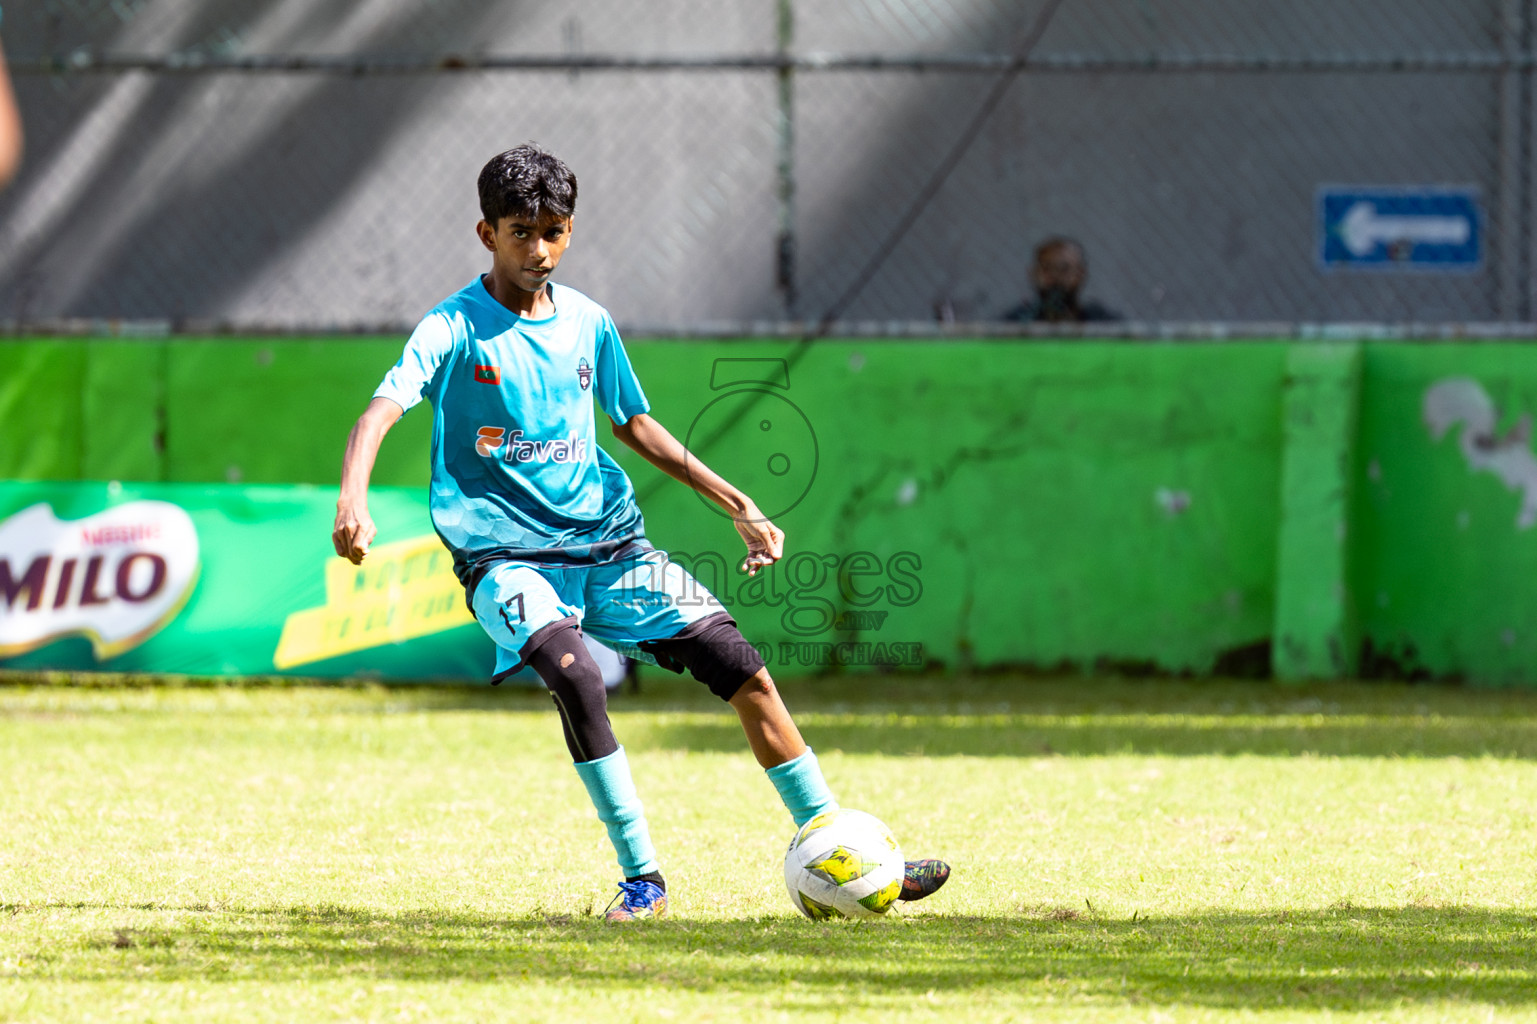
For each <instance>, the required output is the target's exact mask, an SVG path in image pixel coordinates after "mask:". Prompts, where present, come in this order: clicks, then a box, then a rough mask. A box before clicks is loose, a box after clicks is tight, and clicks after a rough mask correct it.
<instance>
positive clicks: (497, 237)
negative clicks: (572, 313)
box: [475, 214, 572, 292]
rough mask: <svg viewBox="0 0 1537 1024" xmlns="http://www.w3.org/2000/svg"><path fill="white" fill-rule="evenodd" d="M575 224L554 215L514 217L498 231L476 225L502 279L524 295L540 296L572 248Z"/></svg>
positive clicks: (502, 222) (499, 224)
mask: <svg viewBox="0 0 1537 1024" xmlns="http://www.w3.org/2000/svg"><path fill="white" fill-rule="evenodd" d="M571 222H572V218H570V217H556V216H553V215H550V214H545V215H544V216H541V217H539V218H538V219H537V220H535V219H534V218H531V217H528V216H526V215H523V214H513V215H512V216H510V217H503V218H502V219H501V220H499V221H497V223H496V225H495V226H494V227H493V226H492V225H491V224H490V223H489V222H487V221H484V220H483V221H481V222H480V223H478V224H476V225H475V232H476V234H478V235H479V236H480V242H481V244H482V245H484V246H485V247H486V248H487V249H488V250H489V251H490V252H491V255H492V260H493V263H494V264H495V270H496V272H497V276H498V277H500V278H501V279H502V280H503V281H506V282H507V283H509V284H511V285H514V286H515V287H517V288H519V289H521V290H522V291H525V292H537V291H538V290H539V289H541V288H543V287H544V285H545V282H546V281H548V280H549V279H550V274H551V273H553V272H554V270H555V268H556V267H557V266H558V265H559V264H560V258H561V256H562V255H564V254H565V251H566V246H568V245H570V244H571Z"/></svg>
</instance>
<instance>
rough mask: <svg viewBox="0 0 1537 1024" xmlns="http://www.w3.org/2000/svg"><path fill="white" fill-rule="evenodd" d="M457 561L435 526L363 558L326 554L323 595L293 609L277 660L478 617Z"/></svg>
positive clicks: (303, 659) (364, 645)
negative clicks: (317, 603) (313, 604)
mask: <svg viewBox="0 0 1537 1024" xmlns="http://www.w3.org/2000/svg"><path fill="white" fill-rule="evenodd" d="M453 566H454V560H453V556H452V555H450V554H449V553H448V551H447V550H446V549H445V548H444V547H443V542H442V541H440V540H438V538H437V537H436V536H435V535H432V534H428V535H427V536H425V537H413V538H411V539H410V540H401V541H395V542H394V543H391V544H381V545H379V546H378V547H375V548H371V549H370V550H369V552H368V560H367V561H366V562H364V563H363V564H362V565H353V564H352V563H351V562H348V561H344V560H343V559H340V558H332V559H328V560H327V562H326V569H325V572H326V603H325V604H324V605H322V606H321V607H319V608H305V609H303V610H301V611H297V612H294V613H293V614H292V615H290V616H288V618H287V619H286V620H285V621H284V623H283V635H282V636H281V637H280V638H279V639H278V646H277V651H276V652H275V653H274V654H273V656H272V664H273V665H274V667H276V668H280V669H287V668H292V667H294V666H295V665H305V664H308V663H310V662H313V661H322V660H324V659H326V658H334V657H337V656H338V655H342V654H351V653H353V652H354V651H364V650H367V649H368V648H370V647H381V646H383V645H384V644H392V643H400V642H402V641H404V640H411V639H414V638H416V637H419V636H427V635H428V634H431V633H441V632H443V631H444V630H446V629H453V628H454V627H456V626H464V625H468V624H469V623H471V622H474V621H475V619H474V617H473V616H471V615H470V611H469V609H468V608H466V607H465V605H464V588H463V587H461V586H460V585H459V580H458V578H457V577H456V576H455V575H454V569H453Z"/></svg>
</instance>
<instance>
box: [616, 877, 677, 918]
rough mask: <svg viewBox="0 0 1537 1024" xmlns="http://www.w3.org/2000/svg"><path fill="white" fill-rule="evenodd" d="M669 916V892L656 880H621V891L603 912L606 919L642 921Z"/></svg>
mask: <svg viewBox="0 0 1537 1024" xmlns="http://www.w3.org/2000/svg"><path fill="white" fill-rule="evenodd" d="M666 916H667V893H666V892H665V891H664V890H663V889H662V887H661V886H660V885H657V884H656V883H655V882H647V881H644V880H642V881H639V882H620V883H619V893H618V895H616V896H615V897H614V901H613V902H612V903H610V904H609V905H608V909H607V910H605V911H604V912H603V919H604V920H605V921H640V920H643V919H645V918H660V917H666Z"/></svg>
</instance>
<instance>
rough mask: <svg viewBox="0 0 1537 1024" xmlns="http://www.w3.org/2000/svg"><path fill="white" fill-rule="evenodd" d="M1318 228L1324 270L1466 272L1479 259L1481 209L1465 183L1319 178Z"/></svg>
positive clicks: (1480, 254)
mask: <svg viewBox="0 0 1537 1024" xmlns="http://www.w3.org/2000/svg"><path fill="white" fill-rule="evenodd" d="M1318 228H1319V231H1318V234H1319V261H1320V263H1322V265H1323V267H1324V269H1325V270H1350V269H1359V270H1401V271H1412V272H1418V273H1426V272H1431V273H1434V272H1437V271H1439V272H1443V273H1445V272H1459V271H1460V272H1463V273H1466V272H1468V271H1472V270H1477V269H1478V268H1479V267H1480V265H1482V263H1483V244H1484V231H1483V214H1482V212H1481V211H1480V210H1479V206H1478V190H1477V189H1476V188H1473V187H1459V188H1447V187H1444V186H1436V185H1425V186H1408V187H1404V186H1394V187H1383V188H1373V187H1370V186H1351V185H1341V186H1333V185H1330V186H1325V187H1323V188H1321V189H1319V190H1318Z"/></svg>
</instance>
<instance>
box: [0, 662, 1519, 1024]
mask: <svg viewBox="0 0 1537 1024" xmlns="http://www.w3.org/2000/svg"><path fill="white" fill-rule="evenodd" d="M10 681H11V683H12V685H8V686H0V772H3V779H4V784H3V785H0V821H3V823H4V832H3V839H0V1020H27V1021H90V1020H101V1021H107V1020H110V1021H204V1020H239V1021H267V1020H273V1021H288V1020H378V1021H437V1020H475V1021H488V1020H509V1021H519V1022H527V1021H542V1020H559V1021H566V1022H570V1021H585V1020H605V1021H607V1020H648V1021H650V1020H658V1019H662V1020H669V1019H670V1020H690V1021H692V1020H719V1021H741V1020H881V1021H888V1020H891V1021H908V1020H923V1021H957V1020H963V1021H993V1020H999V1021H1002V1020H1011V1021H1012V1020H1038V1021H1058V1020H1061V1021H1162V1020H1171V1021H1175V1020H1177V1021H1185V1020H1194V1021H1238V1020H1361V1021H1442V1020H1458V1021H1460V1020H1474V1021H1484V1020H1498V1021H1507V1020H1537V694H1521V693H1511V692H1496V691H1474V690H1465V689H1455V688H1439V687H1428V686H1418V687H1408V686H1397V685H1392V686H1390V685H1376V684H1373V685H1354V686H1348V685H1338V686H1326V687H1312V688H1307V689H1287V688H1283V687H1280V686H1276V685H1273V684H1261V683H1224V682H1170V681H1158V682H1124V681H1123V682H1101V681H1089V680H1082V679H1059V680H1036V679H1022V678H990V679H984V680H953V679H927V680H894V679H881V678H870V679H859V680H856V681H832V680H823V681H806V682H792V683H789V684H786V685H785V686H784V691H785V694H786V699H787V701H788V702H789V703H790V706H791V708H792V710H794V711H796V713H797V717H798V718H799V720H800V722H801V725H802V728H803V730H804V731H805V733H806V734H807V737H808V739H809V740H810V741H811V742H812V744H813V746H815V747H816V748H817V750H818V752H819V754H820V756H821V758H822V761H823V765H824V768H825V770H826V773H827V776H828V779H829V781H830V782H831V783H832V785H833V787H834V789H835V790H836V791H837V792H838V794H839V796H840V798H841V799H842V800H843V802H844V803H845V804H846V805H849V806H855V807H860V808H862V809H866V810H870V811H872V812H874V813H876V814H878V815H879V816H881V817H882V818H883V819H885V820H886V821H887V823H888V824H890V825H891V826H892V827H893V829H894V830H895V831H896V832H897V834H898V836H899V837H901V838H902V840H903V842H904V845H905V847H906V849H907V851H908V853H910V854H924V855H938V856H943V857H945V858H947V859H949V860H951V861H952V862H953V863H954V864H955V866H956V873H955V876H954V878H953V879H952V880H951V882H950V884H949V885H948V886H947V887H946V888H945V889H944V890H943V891H942V892H941V893H940V894H939V895H937V896H935V897H934V898H933V899H931V900H929V901H926V902H924V903H920V904H914V905H910V906H904V907H903V908H902V911H901V914H900V917H899V918H898V919H897V920H892V921H884V922H878V923H874V924H835V925H819V924H814V923H812V922H809V921H805V920H802V919H801V918H799V917H796V916H793V911H792V910H791V907H790V904H789V900H788V898H787V897H786V895H785V893H784V887H783V881H782V877H781V874H780V864H781V857H782V854H783V849H784V845H785V843H786V842H787V841H788V839H789V837H790V834H791V832H792V831H793V828H792V825H791V823H790V821H789V818H788V816H786V815H785V813H784V811H783V809H782V808H781V807H780V806H779V805H778V803H777V800H776V799H775V797H774V794H773V790H772V787H771V786H770V785H769V784H768V782H767V780H765V779H764V778H763V777H762V773H761V771H760V770H759V769H758V768H757V766H756V765H755V764H753V763H752V761H751V758H750V757H749V756H748V754H747V752H746V749H745V743H744V741H743V740H742V737H741V734H740V730H739V728H738V726H737V725H736V722H735V719H734V718H733V717H731V716H730V715H729V711H728V709H726V708H725V707H724V706H723V705H721V704H720V703H719V702H718V701H715V699H714V698H712V697H710V696H709V695H708V694H707V693H704V692H703V690H702V688H696V687H695V686H694V684H691V683H686V682H682V681H678V682H674V681H670V680H663V679H649V680H648V683H647V686H646V688H645V691H644V692H643V693H641V694H640V695H638V696H633V695H627V696H625V697H623V698H621V699H620V700H619V701H617V702H616V703H615V704H614V706H613V718H614V722H615V727H616V729H617V730H618V732H619V734H620V738H621V740H622V741H623V742H624V743H625V744H626V746H627V748H628V750H629V752H630V759H631V762H632V764H633V765H634V769H635V773H636V777H637V781H638V783H639V786H640V789H641V794H642V796H643V797H644V798H645V800H646V804H647V809H648V813H649V816H650V820H651V826H652V833H653V835H654V837H655V838H656V841H657V845H658V847H659V849H660V851H661V855H662V859H663V864H664V867H665V869H666V871H667V874H668V880H669V884H670V888H671V894H672V905H673V912H674V915H675V916H674V918H673V919H671V920H668V921H665V922H658V923H654V924H651V925H647V926H641V927H633V926H632V927H628V928H615V927H612V926H606V925H605V924H604V923H603V922H602V921H601V920H599V919H596V918H595V917H594V916H593V914H594V912H595V911H597V910H601V908H602V906H603V905H604V904H605V903H606V902H607V900H608V898H609V896H610V893H611V891H612V888H613V882H614V880H615V871H614V868H613V864H612V855H611V853H610V851H609V849H608V846H607V841H606V839H605V838H604V835H603V832H602V829H601V826H600V825H599V824H598V823H597V821H596V819H595V818H594V816H593V813H592V811H591V809H590V807H589V805H588V803H587V801H586V798H585V795H584V794H583V792H582V789H581V785H580V782H579V780H578V779H577V777H576V774H575V773H574V772H573V771H571V769H570V767H569V766H568V763H567V759H566V756H565V751H564V747H563V745H562V743H561V740H560V731H559V726H558V723H557V720H556V718H555V716H554V713H553V711H552V710H550V706H549V703H548V700H547V698H545V697H543V696H542V695H540V694H536V693H532V692H529V691H511V692H508V691H502V690H485V689H454V688H437V689H428V688H405V689H383V688H347V687H315V688H308V687H257V688H245V689H240V688H232V687H231V688H224V687H145V688H139V687H126V686H125V687H96V686H85V687H82V686H39V685H29V684H27V683H26V682H25V681H24V680H17V679H16V678H15V677H12V678H11V680H10Z"/></svg>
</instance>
